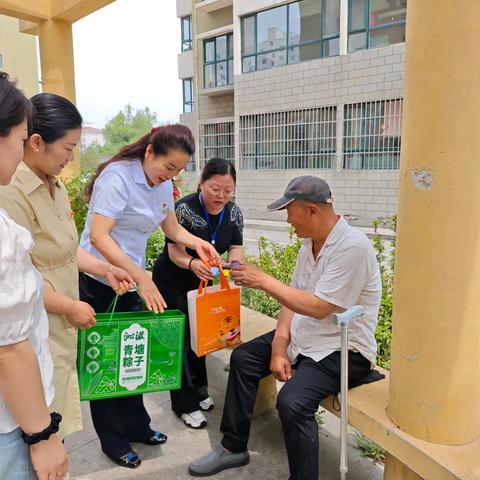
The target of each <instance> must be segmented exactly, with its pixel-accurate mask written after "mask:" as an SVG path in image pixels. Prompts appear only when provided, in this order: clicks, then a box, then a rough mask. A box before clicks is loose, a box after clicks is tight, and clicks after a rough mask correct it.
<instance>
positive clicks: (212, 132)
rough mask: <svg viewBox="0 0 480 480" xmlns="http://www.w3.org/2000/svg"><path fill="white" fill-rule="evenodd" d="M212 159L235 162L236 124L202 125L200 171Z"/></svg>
mask: <svg viewBox="0 0 480 480" xmlns="http://www.w3.org/2000/svg"><path fill="white" fill-rule="evenodd" d="M212 157H220V158H225V159H226V160H232V161H235V141H234V122H220V123H203V124H200V169H202V168H203V167H204V165H205V162H206V161H207V160H208V159H210V158H212Z"/></svg>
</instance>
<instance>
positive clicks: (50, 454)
mask: <svg viewBox="0 0 480 480" xmlns="http://www.w3.org/2000/svg"><path fill="white" fill-rule="evenodd" d="M30 456H31V458H32V465H33V469H34V470H35V473H36V474H37V477H38V479H39V480H49V479H59V480H60V479H64V478H65V476H66V475H67V467H68V458H67V451H66V450H65V447H64V445H63V444H62V442H61V441H60V440H59V438H58V437H57V435H51V436H50V438H49V439H48V440H42V441H41V442H38V443H35V444H34V445H32V446H31V447H30Z"/></svg>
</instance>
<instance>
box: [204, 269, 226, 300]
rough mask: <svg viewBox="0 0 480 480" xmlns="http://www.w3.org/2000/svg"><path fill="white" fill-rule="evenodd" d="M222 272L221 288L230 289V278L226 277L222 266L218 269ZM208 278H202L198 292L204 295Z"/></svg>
mask: <svg viewBox="0 0 480 480" xmlns="http://www.w3.org/2000/svg"><path fill="white" fill-rule="evenodd" d="M218 270H219V274H220V290H230V284H229V283H228V280H227V279H226V278H225V275H224V273H223V270H222V269H221V268H219V269H218ZM207 285H208V280H200V285H199V286H198V294H199V295H203V294H204V293H206V291H207Z"/></svg>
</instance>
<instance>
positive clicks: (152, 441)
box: [138, 432, 168, 445]
mask: <svg viewBox="0 0 480 480" xmlns="http://www.w3.org/2000/svg"><path fill="white" fill-rule="evenodd" d="M167 438H168V437H167V436H166V435H165V434H164V433H162V432H154V433H153V435H152V436H151V437H149V438H147V439H143V440H138V441H139V442H141V443H144V444H145V445H163V444H164V443H166V441H167Z"/></svg>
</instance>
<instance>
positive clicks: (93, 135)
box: [80, 125, 106, 152]
mask: <svg viewBox="0 0 480 480" xmlns="http://www.w3.org/2000/svg"><path fill="white" fill-rule="evenodd" d="M105 143H106V140H105V135H104V134H103V131H102V130H101V129H100V128H96V127H93V126H91V125H84V126H83V127H82V136H81V137H80V152H84V151H85V150H86V149H87V148H88V147H91V146H94V145H97V146H99V147H103V146H104V145H105Z"/></svg>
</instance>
